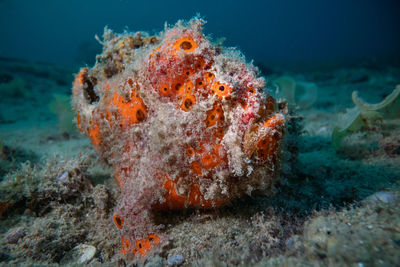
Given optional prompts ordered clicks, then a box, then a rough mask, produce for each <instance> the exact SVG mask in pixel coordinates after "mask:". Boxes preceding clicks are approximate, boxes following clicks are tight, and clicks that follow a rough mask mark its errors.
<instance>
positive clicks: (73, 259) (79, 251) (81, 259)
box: [60, 244, 96, 265]
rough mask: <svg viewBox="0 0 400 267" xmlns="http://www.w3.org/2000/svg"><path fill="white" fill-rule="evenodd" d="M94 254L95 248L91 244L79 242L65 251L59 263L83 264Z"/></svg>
mask: <svg viewBox="0 0 400 267" xmlns="http://www.w3.org/2000/svg"><path fill="white" fill-rule="evenodd" d="M95 254H96V248H95V247H94V246H91V245H85V244H80V245H78V246H76V247H74V248H73V249H72V250H70V251H69V252H67V254H65V256H64V257H63V258H62V259H61V262H60V263H61V264H63V265H64V264H84V263H88V262H89V261H91V260H92V259H93V257H94V255H95Z"/></svg>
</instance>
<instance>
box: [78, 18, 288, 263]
mask: <svg viewBox="0 0 400 267" xmlns="http://www.w3.org/2000/svg"><path fill="white" fill-rule="evenodd" d="M204 23H205V22H204V20H202V19H200V18H193V19H191V20H190V21H187V22H185V21H179V22H177V23H176V24H175V25H174V26H166V27H165V29H164V30H163V31H162V32H160V33H159V34H156V35H153V36H152V35H150V34H148V33H146V32H135V33H131V32H125V33H123V34H116V33H114V32H113V31H111V30H109V29H108V28H106V29H105V32H104V35H103V39H104V40H103V41H101V44H102V45H103V52H102V54H100V55H98V56H97V58H96V63H95V65H94V67H92V68H88V67H84V68H82V69H81V70H80V71H79V73H78V74H76V76H75V80H74V83H73V92H72V97H73V99H72V102H73V108H74V111H75V114H76V124H77V127H78V129H79V131H81V132H82V133H83V134H84V135H86V136H88V137H89V138H90V140H91V142H92V144H93V146H94V147H95V150H96V151H97V153H98V155H99V157H101V158H102V159H103V160H104V161H105V162H106V163H107V164H109V165H110V166H111V167H112V170H113V175H114V176H115V178H116V182H117V183H118V185H119V188H120V190H121V194H120V199H119V202H118V205H117V207H116V208H115V213H114V216H113V220H114V224H115V226H116V227H118V228H119V229H120V232H121V240H122V242H121V253H122V254H123V255H126V256H128V255H131V256H132V255H133V256H134V257H144V256H146V255H148V253H149V252H150V251H151V250H152V249H153V248H155V247H157V246H160V245H161V244H162V242H163V240H165V236H164V234H163V233H162V228H161V226H160V225H157V224H156V223H155V222H154V218H153V214H154V212H158V211H170V210H182V209H188V208H190V209H213V208H217V207H221V206H223V205H227V204H229V203H230V202H231V201H232V200H233V199H236V198H238V197H241V196H243V195H245V194H247V195H251V194H252V193H255V192H257V193H259V194H269V193H271V190H272V188H273V184H274V182H275V180H277V179H278V176H279V167H280V159H281V154H282V147H283V139H284V132H285V124H286V123H285V122H286V117H287V111H285V109H284V108H282V107H280V105H278V104H277V103H276V101H275V99H274V98H273V97H272V95H271V94H270V93H269V91H268V90H267V89H266V81H265V79H264V78H263V77H261V76H260V74H259V70H258V68H256V67H255V66H254V65H253V64H252V63H247V62H246V61H245V58H244V56H243V55H242V54H241V53H240V52H239V51H238V50H237V49H235V48H225V47H223V46H222V44H221V43H220V42H214V41H212V40H211V38H210V37H207V36H206V35H204V33H203V31H202V29H203V25H204Z"/></svg>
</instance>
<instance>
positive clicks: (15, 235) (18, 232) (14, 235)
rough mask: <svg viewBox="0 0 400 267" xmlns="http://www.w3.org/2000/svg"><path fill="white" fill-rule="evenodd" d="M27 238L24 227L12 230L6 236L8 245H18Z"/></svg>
mask: <svg viewBox="0 0 400 267" xmlns="http://www.w3.org/2000/svg"><path fill="white" fill-rule="evenodd" d="M24 236H25V229H24V227H16V228H12V229H10V230H9V231H8V232H7V234H6V239H7V243H8V244H17V243H18V240H20V239H21V238H23V237H24Z"/></svg>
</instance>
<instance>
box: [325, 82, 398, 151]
mask: <svg viewBox="0 0 400 267" xmlns="http://www.w3.org/2000/svg"><path fill="white" fill-rule="evenodd" d="M399 96H400V85H397V86H396V88H395V89H394V90H393V92H392V93H391V94H390V95H388V96H387V97H386V98H385V99H384V100H383V101H382V102H380V103H377V104H369V103H366V102H365V101H364V100H362V99H361V98H360V97H359V96H358V93H357V92H356V91H355V92H353V94H352V100H353V102H354V104H355V105H356V106H355V107H354V108H352V109H350V110H348V111H347V113H345V114H344V115H343V116H342V118H341V122H340V125H339V126H337V127H335V128H334V130H333V132H332V145H333V146H334V147H335V148H336V149H339V148H340V145H341V143H342V141H343V139H344V138H345V137H347V136H349V135H352V134H354V133H358V132H363V131H368V130H371V129H373V128H374V127H378V128H379V127H383V123H384V122H385V121H388V120H395V119H399V118H400V97H399Z"/></svg>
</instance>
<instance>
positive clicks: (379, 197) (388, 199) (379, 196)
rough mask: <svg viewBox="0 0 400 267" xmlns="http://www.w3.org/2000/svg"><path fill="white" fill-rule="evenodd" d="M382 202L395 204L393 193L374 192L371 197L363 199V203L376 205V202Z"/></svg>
mask: <svg viewBox="0 0 400 267" xmlns="http://www.w3.org/2000/svg"><path fill="white" fill-rule="evenodd" d="M379 201H381V202H383V203H387V204H389V203H390V204H396V197H395V195H394V194H393V193H391V192H384V191H380V192H376V193H374V194H373V195H371V196H369V197H367V198H366V199H365V202H367V203H377V202H379Z"/></svg>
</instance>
